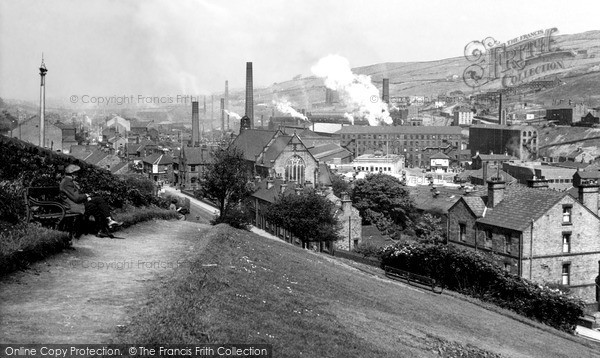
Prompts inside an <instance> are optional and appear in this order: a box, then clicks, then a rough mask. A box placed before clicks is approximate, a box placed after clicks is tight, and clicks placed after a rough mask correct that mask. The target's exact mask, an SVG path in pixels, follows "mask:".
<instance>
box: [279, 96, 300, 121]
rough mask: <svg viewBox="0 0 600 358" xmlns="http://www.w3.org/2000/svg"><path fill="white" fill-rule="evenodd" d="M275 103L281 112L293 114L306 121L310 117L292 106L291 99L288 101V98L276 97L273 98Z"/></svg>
mask: <svg viewBox="0 0 600 358" xmlns="http://www.w3.org/2000/svg"><path fill="white" fill-rule="evenodd" d="M273 104H274V105H275V107H277V110H278V111H279V112H282V113H286V114H289V115H291V116H292V117H294V118H300V119H303V120H305V121H308V118H307V117H306V116H305V115H303V114H302V113H300V112H298V111H296V110H295V109H294V108H293V107H292V104H291V103H290V101H288V100H287V99H286V98H283V99H274V100H273Z"/></svg>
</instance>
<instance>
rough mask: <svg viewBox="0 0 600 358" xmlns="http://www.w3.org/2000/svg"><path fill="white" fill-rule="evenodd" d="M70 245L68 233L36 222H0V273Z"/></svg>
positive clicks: (27, 263) (22, 265) (23, 265)
mask: <svg viewBox="0 0 600 358" xmlns="http://www.w3.org/2000/svg"><path fill="white" fill-rule="evenodd" d="M69 246H71V240H70V238H69V234H68V233H66V232H62V231H56V230H51V229H47V228H43V227H41V226H39V225H36V224H25V223H20V224H17V225H10V226H8V225H5V224H2V223H1V222H0V275H3V274H7V273H10V272H12V271H15V270H18V269H22V268H24V267H27V266H29V264H31V263H32V262H35V261H38V260H41V259H43V258H45V257H47V256H49V255H52V254H54V253H56V252H60V251H62V250H63V249H65V248H67V247H69Z"/></svg>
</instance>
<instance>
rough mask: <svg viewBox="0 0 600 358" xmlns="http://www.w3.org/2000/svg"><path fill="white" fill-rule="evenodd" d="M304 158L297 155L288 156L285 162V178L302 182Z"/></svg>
mask: <svg viewBox="0 0 600 358" xmlns="http://www.w3.org/2000/svg"><path fill="white" fill-rule="evenodd" d="M304 169H305V164H304V160H302V158H300V157H299V156H297V155H294V156H293V157H291V158H289V159H288V160H287V162H286V163H285V180H287V181H295V182H296V183H298V184H304Z"/></svg>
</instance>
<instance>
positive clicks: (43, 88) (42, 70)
mask: <svg viewBox="0 0 600 358" xmlns="http://www.w3.org/2000/svg"><path fill="white" fill-rule="evenodd" d="M46 72H48V70H47V69H46V65H45V64H44V54H42V64H41V65H40V79H41V82H40V147H42V148H44V144H45V137H46V128H45V119H44V114H45V112H46Z"/></svg>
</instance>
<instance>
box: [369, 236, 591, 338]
mask: <svg viewBox="0 0 600 358" xmlns="http://www.w3.org/2000/svg"><path fill="white" fill-rule="evenodd" d="M381 265H382V267H384V266H391V267H395V268H398V269H401V270H406V271H410V272H414V273H416V274H420V275H425V276H429V277H431V278H433V279H435V280H436V281H438V282H439V283H440V284H441V285H442V286H443V287H444V288H447V289H450V290H453V291H456V292H460V293H462V294H465V295H468V296H471V297H475V298H479V299H481V300H483V301H488V302H491V303H494V304H496V305H498V306H500V307H503V308H506V309H510V310H512V311H514V312H516V313H518V314H521V315H523V316H526V317H529V318H532V319H535V320H538V321H540V322H542V323H544V324H547V325H549V326H552V327H554V328H557V329H559V330H562V331H565V332H570V333H571V332H573V331H574V330H575V327H576V325H577V320H578V318H579V317H580V316H582V315H583V308H584V303H583V301H582V300H580V299H578V298H574V297H570V296H569V295H567V294H565V293H563V292H562V291H560V290H558V289H552V288H550V287H547V286H543V285H540V284H536V283H533V282H530V281H528V280H526V279H523V278H521V277H520V276H517V275H514V274H510V273H508V272H506V271H504V270H503V269H501V268H500V267H498V266H496V265H494V264H493V263H492V262H491V260H490V258H489V257H486V256H485V255H484V254H481V253H479V252H474V251H466V250H461V249H458V248H456V247H454V246H445V245H425V244H419V243H398V244H395V245H391V246H388V247H385V248H384V249H383V255H382V259H381Z"/></svg>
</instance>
